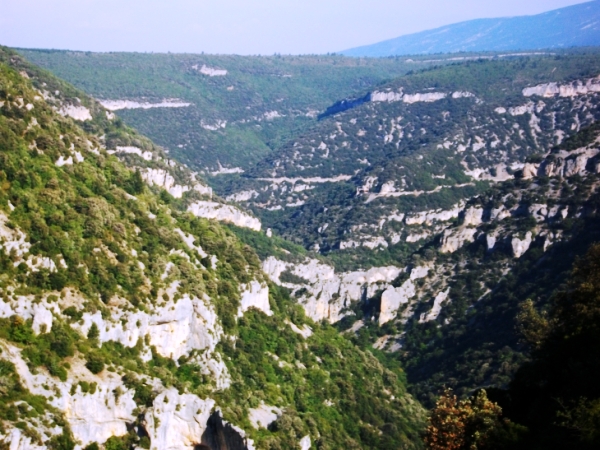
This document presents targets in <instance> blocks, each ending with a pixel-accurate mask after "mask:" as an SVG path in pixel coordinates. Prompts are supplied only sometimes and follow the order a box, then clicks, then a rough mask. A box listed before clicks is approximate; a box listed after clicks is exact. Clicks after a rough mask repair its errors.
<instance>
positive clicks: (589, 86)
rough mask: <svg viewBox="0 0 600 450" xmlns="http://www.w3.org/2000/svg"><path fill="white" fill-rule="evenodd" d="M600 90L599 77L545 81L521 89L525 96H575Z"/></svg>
mask: <svg viewBox="0 0 600 450" xmlns="http://www.w3.org/2000/svg"><path fill="white" fill-rule="evenodd" d="M595 92H600V78H599V77H596V78H590V79H588V80H585V81H581V80H577V81H573V82H571V83H565V84H559V83H545V84H538V85H537V86H532V87H528V88H525V89H523V95H524V96H525V97H532V96H534V95H537V96H539V97H547V98H550V97H556V96H558V97H576V96H579V95H586V94H592V93H595Z"/></svg>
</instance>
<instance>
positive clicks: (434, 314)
mask: <svg viewBox="0 0 600 450" xmlns="http://www.w3.org/2000/svg"><path fill="white" fill-rule="evenodd" d="M449 293H450V288H448V289H446V290H445V291H442V292H440V293H439V294H438V295H436V296H435V299H434V300H433V307H432V308H431V311H429V312H428V313H424V314H421V318H420V319H419V322H421V323H424V322H429V321H431V320H435V319H437V318H438V316H439V315H440V312H441V311H442V303H444V302H445V301H446V300H447V299H448V294H449Z"/></svg>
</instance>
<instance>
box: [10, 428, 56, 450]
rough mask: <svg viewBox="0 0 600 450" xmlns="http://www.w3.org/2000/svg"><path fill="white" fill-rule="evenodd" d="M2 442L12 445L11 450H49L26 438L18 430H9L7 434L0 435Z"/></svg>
mask: <svg viewBox="0 0 600 450" xmlns="http://www.w3.org/2000/svg"><path fill="white" fill-rule="evenodd" d="M0 441H2V442H3V443H10V447H8V448H9V450H38V449H39V450H44V449H47V448H48V447H46V446H39V445H37V444H36V443H34V442H32V440H31V438H30V437H27V436H25V434H24V433H23V432H22V431H21V430H19V429H18V428H12V429H8V430H7V431H6V433H5V434H2V433H0Z"/></svg>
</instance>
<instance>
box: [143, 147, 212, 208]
mask: <svg viewBox="0 0 600 450" xmlns="http://www.w3.org/2000/svg"><path fill="white" fill-rule="evenodd" d="M146 153H150V152H146ZM150 155H152V154H150ZM151 158H152V156H150V159H151ZM141 175H142V179H143V180H144V181H145V182H146V183H148V184H149V185H150V186H159V187H162V188H163V189H165V190H166V191H167V192H168V193H169V194H171V195H172V196H173V197H175V198H181V197H182V196H183V194H184V192H188V191H190V190H194V191H197V192H200V193H201V194H204V195H209V196H211V195H212V189H211V188H209V187H208V186H204V185H202V184H199V183H196V184H194V185H193V186H191V187H190V186H182V185H180V184H176V183H175V178H173V176H172V175H171V174H170V173H169V172H167V171H166V170H165V169H149V168H146V169H144V170H142V171H141Z"/></svg>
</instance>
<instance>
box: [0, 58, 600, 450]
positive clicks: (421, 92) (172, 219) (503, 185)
mask: <svg viewBox="0 0 600 450" xmlns="http://www.w3.org/2000/svg"><path fill="white" fill-rule="evenodd" d="M22 55H25V56H26V57H28V58H31V60H33V61H34V62H35V63H39V64H40V65H42V66H44V67H46V68H48V69H50V70H53V71H54V72H55V75H51V74H50V72H47V71H46V70H44V69H40V68H39V67H37V66H35V65H33V64H31V63H29V62H28V61H27V60H26V59H25V58H24V57H23V56H22ZM129 56H131V55H129ZM484 56H485V55H484ZM488 56H490V55H487V56H485V57H484V58H476V57H477V55H474V58H476V59H468V58H467V59H461V58H465V55H464V54H459V55H444V56H443V58H442V61H437V62H435V61H434V62H432V61H431V59H424V58H421V59H419V58H417V59H415V61H413V62H407V60H406V59H398V58H395V59H394V58H392V59H381V60H368V59H364V60H361V59H357V60H356V61H354V62H351V61H349V60H350V58H343V57H339V56H335V55H334V56H328V57H322V58H321V57H298V58H295V57H272V58H270V57H269V58H266V57H264V58H263V57H257V58H254V57H252V58H247V59H244V58H242V57H239V58H237V57H231V58H229V57H224V56H223V57H220V56H219V57H217V56H211V55H141V54H136V55H135V57H134V58H132V61H134V63H135V64H133V63H132V64H130V65H128V64H127V63H126V60H127V58H128V56H127V55H122V54H106V55H99V54H92V53H90V54H85V53H80V52H53V51H49V52H44V51H37V50H19V53H17V52H16V51H13V50H9V49H5V48H1V49H0V267H1V270H0V349H1V352H0V409H1V410H2V411H4V412H0V420H1V421H2V426H1V427H0V445H2V444H7V443H10V448H11V450H12V449H13V448H14V449H28V448H53V449H74V448H77V449H84V448H85V449H90V450H92V449H94V448H106V449H121V448H122V449H129V448H152V449H155V448H156V449H181V448H189V449H192V448H209V449H211V450H220V449H235V450H237V449H252V448H255V449H287V448H300V449H302V450H309V449H311V448H313V449H338V448H350V449H366V448H373V449H376V448H377V449H391V448H423V447H424V444H423V439H422V435H423V433H424V430H425V422H426V417H427V414H426V410H425V408H432V407H433V406H434V405H435V404H436V401H438V399H439V396H440V394H441V393H442V392H444V389H445V388H452V389H453V390H454V392H455V393H456V394H457V395H459V396H460V397H461V398H467V397H469V396H470V395H471V394H473V393H474V392H477V390H478V389H482V388H484V389H487V390H488V391H489V392H490V393H493V392H496V393H497V392H504V391H502V390H503V389H507V388H509V387H510V386H512V384H511V383H513V381H514V377H515V374H516V373H518V371H519V369H520V368H523V367H528V366H527V364H529V363H530V361H531V360H532V358H533V357H534V356H535V354H534V352H532V350H531V346H529V344H527V343H525V342H524V340H523V337H522V335H521V334H519V332H518V328H519V327H520V323H521V322H519V320H520V319H519V317H520V314H522V308H523V305H525V304H529V303H527V302H528V301H530V304H531V305H533V306H532V307H533V308H534V309H535V310H536V311H541V313H540V314H542V315H543V314H546V312H547V311H548V309H549V308H550V306H549V305H551V303H552V299H553V296H555V295H556V293H557V292H559V291H564V290H565V286H567V285H568V283H569V280H570V279H571V277H572V272H571V270H572V267H573V264H574V263H576V262H577V261H578V260H579V258H580V257H582V256H583V255H585V254H586V252H588V250H589V249H590V248H591V247H592V246H593V244H594V243H595V242H598V241H599V240H600V234H599V233H600V232H599V230H600V228H599V227H598V225H599V222H600V215H599V214H600V210H599V208H600V197H599V195H600V191H599V190H598V188H599V187H600V178H599V174H600V147H599V145H600V127H599V126H598V125H597V121H598V119H599V118H600V102H599V99H600V53H599V52H598V51H597V50H596V49H586V50H577V51H575V50H574V51H566V50H565V51H560V52H554V53H544V52H540V54H539V55H533V56H532V55H530V56H523V55H521V56H513V57H500V55H497V54H496V55H493V56H491V57H488ZM134 66H135V69H136V73H135V76H134V75H132V73H133V71H134V70H133V69H132V67H134ZM194 66H195V67H194ZM94 67H96V68H97V70H99V72H98V74H94V70H95V69H94ZM182 67H183V69H182ZM411 67H412V68H413V69H411ZM415 69H420V70H415ZM273 73H277V74H279V75H278V76H277V77H276V78H277V80H276V81H273V80H272V77H274V75H273ZM111 74H112V75H111ZM174 74H176V75H174ZM286 74H287V75H290V74H293V76H290V77H287V76H285V75H286ZM56 75H60V76H62V77H64V78H65V79H67V80H68V81H71V82H73V83H74V84H76V85H77V87H78V88H81V89H83V90H85V91H86V92H85V93H84V92H83V91H82V90H79V89H78V88H76V87H73V86H72V85H70V84H68V83H67V82H66V81H62V80H60V79H59V78H57V77H56ZM198 80H200V81H198ZM290 83H291V84H290ZM174 86H175V87H174ZM230 86H231V87H233V89H232V90H228V88H229V87H230ZM232 92H233V93H234V94H232V95H235V97H232V98H230V99H226V96H227V95H229V94H227V93H232ZM283 93H286V95H288V97H287V98H286V99H284V100H282V101H279V98H281V97H280V96H282V95H283ZM90 95H93V96H94V97H98V98H100V99H101V100H100V101H99V100H96V99H94V98H93V97H91V96H90ZM261 96H262V97H261ZM109 100H110V101H109ZM111 102H112V103H111ZM277 105H279V106H277ZM275 108H277V109H275ZM273 111H275V112H277V115H275V114H274V113H273ZM130 127H135V128H138V129H139V130H140V131H142V132H144V133H147V134H148V135H149V136H150V137H151V138H152V139H153V140H150V139H149V138H148V137H145V136H143V135H142V134H140V133H139V132H138V131H136V130H135V129H134V128H130ZM184 141H185V142H184ZM155 142H156V143H155ZM158 144H160V145H158ZM254 144H256V145H255V146H254ZM544 317H545V316H544ZM532 355H533V356H532ZM6 386H9V388H5V387H6ZM6 392H10V395H8V394H6ZM497 395H498V396H500V394H497ZM498 398H501V397H498ZM27 405H29V406H27ZM511 418H512V417H511ZM557 442H558V441H557ZM94 445H96V447H94ZM557 445H558V444H557ZM0 448H1V447H0ZM482 448H488V447H482ZM494 448H496V447H494ZM497 448H517V447H516V446H514V447H511V446H510V445H509V446H506V447H497ZM518 448H544V447H543V446H542V447H533V446H530V447H527V445H525V447H518ZM548 448H549V447H548ZM581 448H584V447H581ZM586 448H587V447H586ZM590 448H592V447H590Z"/></svg>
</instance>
